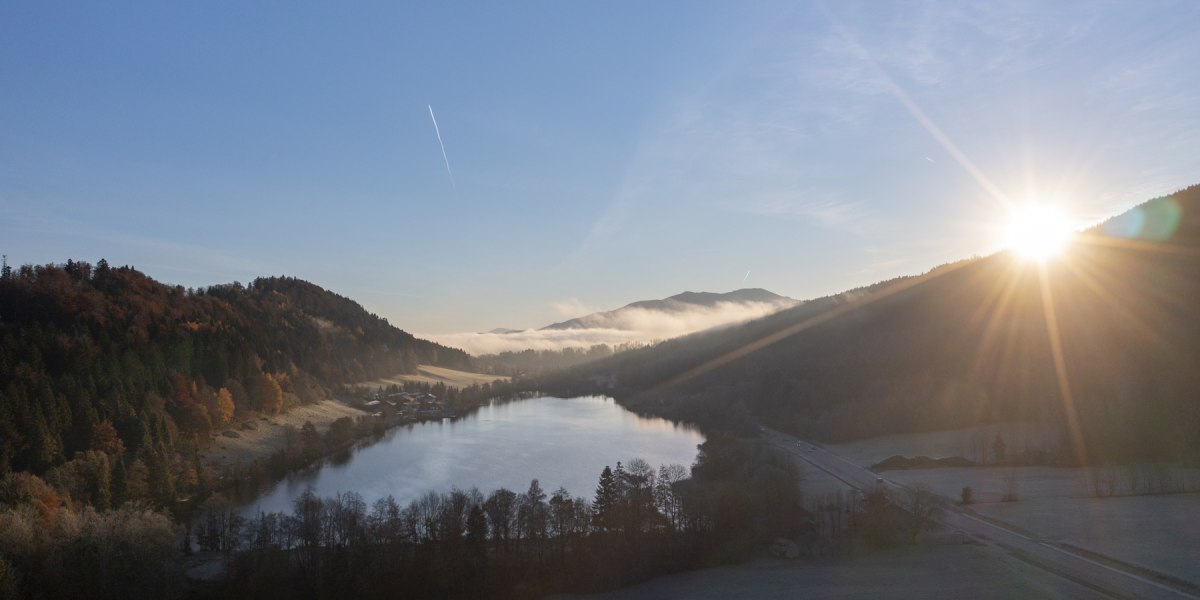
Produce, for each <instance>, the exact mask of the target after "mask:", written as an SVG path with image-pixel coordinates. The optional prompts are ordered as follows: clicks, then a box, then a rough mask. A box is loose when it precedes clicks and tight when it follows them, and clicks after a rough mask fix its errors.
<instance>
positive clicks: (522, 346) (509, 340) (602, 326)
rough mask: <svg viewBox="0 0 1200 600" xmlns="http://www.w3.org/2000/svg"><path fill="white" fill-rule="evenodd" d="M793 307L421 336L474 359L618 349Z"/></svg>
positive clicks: (720, 308) (636, 315)
mask: <svg viewBox="0 0 1200 600" xmlns="http://www.w3.org/2000/svg"><path fill="white" fill-rule="evenodd" d="M789 306H792V304H781V303H772V302H746V303H737V302H720V303H717V304H716V305H714V306H712V307H702V306H696V307H694V308H686V309H683V310H678V309H677V310H672V311H670V312H665V311H660V310H650V309H644V308H637V307H626V308H622V309H619V310H615V311H612V312H608V313H597V314H594V315H588V317H586V319H587V322H588V323H589V324H590V325H595V327H588V328H586V329H528V330H525V331H520V332H516V333H442V334H437V333H429V334H416V335H417V336H418V337H421V338H425V339H428V340H433V341H435V342H437V343H439V344H444V345H446V346H450V347H452V348H461V349H463V350H465V351H467V352H468V353H470V354H472V355H474V356H481V355H484V354H497V353H500V352H508V351H511V352H520V351H522V350H530V349H532V350H555V351H557V350H562V349H564V348H588V347H591V346H593V345H596V344H608V345H610V346H616V345H619V344H626V343H631V342H636V343H649V342H653V341H657V340H665V339H670V338H674V337H679V336H681V335H687V334H689V333H694V332H696V331H702V330H705V329H710V328H713V327H722V326H727V325H733V324H736V323H742V322H745V321H749V320H751V319H757V318H760V317H765V316H767V315H769V314H772V313H775V312H778V311H779V310H782V309H784V308H787V307H789Z"/></svg>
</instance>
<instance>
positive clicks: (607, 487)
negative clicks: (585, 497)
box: [592, 463, 621, 531]
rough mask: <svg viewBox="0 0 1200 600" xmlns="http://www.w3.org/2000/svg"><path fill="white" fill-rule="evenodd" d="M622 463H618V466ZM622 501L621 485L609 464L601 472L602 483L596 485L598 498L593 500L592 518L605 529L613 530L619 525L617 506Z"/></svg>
mask: <svg viewBox="0 0 1200 600" xmlns="http://www.w3.org/2000/svg"><path fill="white" fill-rule="evenodd" d="M620 464H621V463H617V466H618V468H619V467H620ZM620 503H621V492H620V486H619V485H618V483H617V479H616V476H615V475H613V471H612V469H611V468H609V467H608V465H605V466H604V470H603V471H601V472H600V483H599V484H598V485H597V486H596V498H595V500H593V501H592V520H593V521H594V522H595V523H596V525H597V527H599V528H600V529H601V530H603V531H612V530H613V529H616V525H617V518H616V517H617V508H618V506H619V505H620Z"/></svg>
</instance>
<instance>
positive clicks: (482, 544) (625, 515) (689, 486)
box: [193, 436, 807, 598]
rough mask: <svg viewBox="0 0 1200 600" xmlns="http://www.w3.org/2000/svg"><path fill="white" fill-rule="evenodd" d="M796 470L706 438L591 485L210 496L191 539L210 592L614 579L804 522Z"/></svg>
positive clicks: (539, 588) (478, 589) (740, 549)
mask: <svg viewBox="0 0 1200 600" xmlns="http://www.w3.org/2000/svg"><path fill="white" fill-rule="evenodd" d="M806 514H807V513H806V512H805V511H804V509H803V507H802V505H801V495H800V487H799V473H798V472H797V470H796V467H795V466H794V463H793V462H792V461H791V460H790V459H789V458H788V457H787V456H786V455H782V454H780V453H779V452H778V451H777V450H775V449H773V448H771V447H770V446H768V445H767V444H764V443H762V442H757V441H744V440H738V439H735V438H727V437H722V436H718V437H716V438H713V439H711V440H709V441H707V442H705V443H704V444H703V445H702V446H701V453H700V456H699V457H698V459H697V462H696V464H695V465H694V466H693V467H692V468H691V470H690V472H689V470H688V469H687V468H685V467H683V466H682V465H662V466H659V467H658V468H657V469H655V468H653V467H651V466H650V465H649V464H648V463H646V462H645V461H643V460H640V459H636V458H635V459H633V460H630V461H628V462H627V463H624V464H622V463H617V464H616V466H615V467H605V468H604V469H603V471H602V472H601V473H600V475H599V478H598V481H597V486H596V489H595V491H594V493H593V494H590V495H588V496H586V497H585V496H576V495H573V494H572V493H571V492H569V491H568V490H566V489H564V488H561V487H560V488H557V489H555V490H552V491H551V490H547V489H544V488H543V487H542V485H541V483H540V482H539V481H538V480H537V479H534V480H533V481H532V482H531V483H530V485H529V487H528V488H527V489H526V490H524V491H512V490H508V489H504V488H501V489H497V490H493V491H491V492H490V493H487V494H484V493H482V492H480V491H478V490H475V489H471V490H459V489H454V490H451V491H449V492H446V493H442V494H438V493H432V492H431V493H426V494H425V495H423V496H421V497H419V498H417V499H415V500H412V501H411V502H409V503H408V504H407V505H406V506H401V505H400V504H399V503H397V502H396V501H395V499H394V498H392V497H390V496H389V497H385V498H381V499H379V500H377V501H375V502H374V503H372V504H370V505H368V504H367V503H366V502H365V501H364V500H363V498H362V497H361V496H360V495H359V494H357V493H355V492H346V493H341V494H338V495H336V496H334V497H330V498H320V497H317V496H316V495H315V494H314V493H313V492H312V490H311V489H310V490H306V491H305V492H304V493H302V494H301V495H300V496H299V497H298V498H297V499H296V501H295V502H294V505H293V510H292V511H291V512H290V513H265V514H263V513H260V514H259V515H257V516H255V517H253V518H248V519H243V518H241V517H239V516H238V515H237V514H236V513H235V512H234V511H233V510H232V508H231V507H230V506H229V505H228V504H226V503H224V502H223V501H222V500H220V498H218V497H214V498H213V499H212V500H210V502H209V503H208V505H207V506H206V507H205V511H204V516H203V517H202V518H201V520H200V521H199V523H198V525H197V527H196V529H195V531H194V532H193V535H194V537H195V539H196V540H197V543H198V544H199V545H200V546H201V547H202V548H204V549H206V550H210V551H221V552H228V553H230V554H231V556H232V561H231V563H230V564H231V567H230V572H229V575H228V579H226V580H225V581H223V582H219V583H216V584H213V585H212V586H211V587H210V588H208V589H207V590H206V592H205V593H206V594H207V595H209V596H211V597H227V596H234V597H256V596H263V595H266V596H271V597H323V596H329V595H334V594H338V595H340V594H346V593H352V594H355V595H357V596H363V597H398V598H407V597H411V598H425V597H498V598H504V597H516V598H530V597H540V596H542V595H545V594H549V593H558V592H583V591H595V590H604V589H612V588H615V587H620V586H622V585H627V584H629V583H632V582H636V581H640V580H643V579H646V578H649V577H651V576H655V575H659V574H662V573H668V572H673V571H678V570H683V569H688V568H696V567H699V566H702V565H710V564H719V563H722V562H726V561H730V560H737V559H740V558H743V557H745V556H747V555H748V554H749V553H751V552H753V551H755V550H756V549H758V548H761V547H762V546H763V545H764V544H765V543H766V542H767V541H769V540H770V539H773V538H774V537H776V536H780V535H793V536H794V535H799V534H800V532H801V531H802V530H803V529H804V528H805V527H806V525H805V523H806Z"/></svg>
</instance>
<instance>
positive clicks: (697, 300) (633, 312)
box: [542, 288, 798, 331]
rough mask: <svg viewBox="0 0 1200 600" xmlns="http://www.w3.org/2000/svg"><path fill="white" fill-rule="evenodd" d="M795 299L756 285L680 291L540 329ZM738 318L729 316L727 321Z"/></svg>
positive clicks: (735, 309)
mask: <svg viewBox="0 0 1200 600" xmlns="http://www.w3.org/2000/svg"><path fill="white" fill-rule="evenodd" d="M797 302H798V301H797V300H793V299H791V298H788V297H785V296H780V295H778V294H775V293H772V292H769V291H767V290H764V289H760V288H749V289H741V290H734V291H732V292H727V293H724V294H718V293H712V292H683V293H681V294H676V295H674V296H671V297H669V298H665V299H662V300H642V301H639V302H633V303H631V304H627V305H625V306H623V307H621V308H618V309H616V310H610V311H605V312H598V313H592V314H590V315H585V316H582V317H579V318H576V319H570V320H567V321H563V322H561V323H554V324H552V325H547V326H546V327H543V328H542V330H543V331H546V330H565V329H618V330H633V329H637V327H636V326H635V323H638V322H643V321H645V320H648V319H653V318H655V317H656V316H659V315H656V314H655V313H661V316H666V317H672V316H678V315H681V314H686V313H698V312H710V311H729V312H730V313H736V314H743V313H744V312H745V311H750V312H756V313H757V315H756V316H761V315H763V314H768V313H770V312H774V311H776V310H779V309H782V308H786V307H789V306H793V305H795V304H797ZM734 320H739V319H730V321H734Z"/></svg>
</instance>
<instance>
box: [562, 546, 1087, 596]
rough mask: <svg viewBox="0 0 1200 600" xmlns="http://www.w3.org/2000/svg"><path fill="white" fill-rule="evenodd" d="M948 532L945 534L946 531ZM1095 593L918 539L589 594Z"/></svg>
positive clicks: (988, 556)
mask: <svg viewBox="0 0 1200 600" xmlns="http://www.w3.org/2000/svg"><path fill="white" fill-rule="evenodd" d="M943 537H945V536H943ZM1095 596H1096V592H1095V591H1093V590H1090V589H1087V588H1085V587H1083V586H1082V585H1079V584H1076V583H1073V582H1071V581H1068V580H1066V579H1062V578H1060V577H1056V576H1054V575H1051V574H1049V573H1047V572H1045V571H1042V570H1041V569H1038V568H1036V567H1033V566H1030V565H1028V564H1025V563H1023V562H1021V561H1018V560H1015V559H1013V558H1011V557H1009V556H1008V555H1007V554H1006V553H1004V552H1003V551H1001V550H999V549H997V548H993V547H990V546H982V545H978V544H962V543H957V544H947V543H923V544H921V545H919V546H916V547H912V546H908V547H904V548H897V549H894V550H887V551H879V552H872V553H869V554H865V555H863V556H858V557H854V558H848V559H844V560H829V561H815V562H807V561H789V560H778V559H760V560H756V561H752V562H749V563H745V564H741V565H732V566H726V567H718V568H713V569H704V570H700V571H691V572H688V573H680V574H676V575H668V576H665V577H658V578H655V579H652V580H650V581H647V582H645V583H642V584H639V585H635V586H632V587H629V588H625V589H621V590H616V591H613V592H609V593H606V594H597V595H589V596H573V598H590V599H596V600H599V599H605V600H608V599H612V600H616V599H618V598H622V599H623V598H630V599H640V598H646V599H648V600H649V599H652V598H653V599H658V598H689V599H694V600H706V599H716V598H767V599H771V598H780V599H783V598H788V599H791V598H839V599H853V598H863V599H875V598H899V599H906V598H912V599H924V598H977V599H989V598H1023V599H1024V598H1030V599H1033V598H1094V597H1095Z"/></svg>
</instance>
